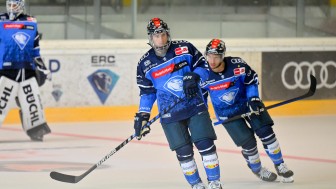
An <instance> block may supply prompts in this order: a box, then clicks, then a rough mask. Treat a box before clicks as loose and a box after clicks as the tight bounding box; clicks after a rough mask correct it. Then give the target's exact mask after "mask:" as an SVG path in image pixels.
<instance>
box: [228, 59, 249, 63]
mask: <svg viewBox="0 0 336 189" xmlns="http://www.w3.org/2000/svg"><path fill="white" fill-rule="evenodd" d="M231 62H232V63H233V64H239V63H243V64H246V62H245V61H244V60H243V59H241V58H232V59H231Z"/></svg>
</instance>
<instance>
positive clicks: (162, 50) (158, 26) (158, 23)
mask: <svg viewBox="0 0 336 189" xmlns="http://www.w3.org/2000/svg"><path fill="white" fill-rule="evenodd" d="M163 32H166V34H167V36H168V39H167V43H166V44H165V45H163V46H156V45H155V44H154V41H153V34H158V33H163ZM147 34H148V40H149V43H148V44H149V45H150V46H151V47H152V48H153V49H154V51H155V54H156V55H157V56H160V57H163V56H165V54H166V53H167V50H168V48H169V46H170V44H171V39H170V31H169V28H168V25H167V23H165V22H164V21H163V20H161V19H160V18H152V19H151V20H150V21H149V22H148V25H147Z"/></svg>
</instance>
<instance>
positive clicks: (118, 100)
mask: <svg viewBox="0 0 336 189" xmlns="http://www.w3.org/2000/svg"><path fill="white" fill-rule="evenodd" d="M188 41H189V42H191V43H193V44H194V45H195V46H196V47H197V48H198V49H199V50H200V51H201V52H203V51H204V49H205V46H206V44H207V43H208V41H209V39H204V40H195V39H189V40H188ZM225 42H226V46H227V54H226V56H238V57H241V58H243V59H244V60H245V61H246V62H247V63H248V64H250V65H251V67H252V68H253V69H254V70H256V71H257V73H258V74H259V79H260V91H261V92H260V93H261V96H262V97H263V99H264V101H265V103H266V105H270V104H273V103H276V102H279V101H282V100H286V99H289V98H293V97H295V96H298V95H300V94H304V93H305V91H307V89H306V87H305V86H306V85H307V84H308V83H309V81H308V80H306V79H305V78H307V77H309V74H314V75H315V76H316V78H317V81H318V90H317V92H316V95H315V96H314V97H312V98H309V99H307V100H303V101H300V102H295V103H292V104H289V105H286V106H283V107H279V108H276V109H273V110H271V111H270V112H271V114H272V115H275V116H277V115H281V116H296V115H315V114H319V115H321V114H322V115H324V114H333V115H336V38H286V39H280V38H277V39H228V40H225ZM146 43H147V40H104V41H103V40H73V41H71V40H67V41H53V40H48V41H41V54H42V56H43V58H44V60H45V63H46V64H47V67H48V68H49V69H50V70H51V71H52V80H51V81H47V82H46V84H45V85H44V86H42V87H41V98H42V103H43V105H44V106H45V108H46V117H47V120H48V121H49V122H72V121H76V122H78V121H110V120H130V119H132V118H133V115H134V113H135V112H136V111H137V103H138V101H139V96H138V93H139V91H138V88H137V85H136V80H135V79H136V66H137V62H138V61H139V59H140V58H141V56H142V55H143V54H144V53H146V51H147V50H148V49H149V46H148V45H147V44H146ZM289 62H291V63H292V64H293V65H300V66H296V67H295V66H293V68H291V70H290V69H288V70H289V71H287V72H288V73H287V72H286V73H285V74H284V73H283V70H284V67H286V65H287V64H288V63H289ZM303 65H306V66H303ZM287 67H288V66H287ZM300 74H302V75H300ZM280 75H283V76H284V77H282V78H281V77H280ZM302 78H303V79H302ZM298 82H299V83H298ZM285 84H287V85H285ZM296 85H297V86H296ZM301 86H302V87H301ZM295 87H296V88H295ZM154 112H155V114H156V113H157V110H156V109H154ZM211 112H212V114H213V111H212V108H211ZM153 115H154V114H153ZM5 123H6V124H11V123H19V116H18V110H17V109H14V110H12V111H11V112H10V113H9V116H8V117H7V118H6V120H5Z"/></svg>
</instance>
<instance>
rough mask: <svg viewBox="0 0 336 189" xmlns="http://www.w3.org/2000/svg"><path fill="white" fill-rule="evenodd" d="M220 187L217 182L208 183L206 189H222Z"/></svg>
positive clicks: (219, 183) (220, 184)
mask: <svg viewBox="0 0 336 189" xmlns="http://www.w3.org/2000/svg"><path fill="white" fill-rule="evenodd" d="M222 185H223V184H222V183H221V182H220V181H219V180H214V181H210V182H209V187H208V189H222Z"/></svg>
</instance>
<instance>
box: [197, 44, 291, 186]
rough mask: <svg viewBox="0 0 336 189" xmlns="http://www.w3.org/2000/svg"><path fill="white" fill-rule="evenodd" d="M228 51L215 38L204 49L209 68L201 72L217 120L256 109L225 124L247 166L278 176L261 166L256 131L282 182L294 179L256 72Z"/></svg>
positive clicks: (263, 174) (263, 177)
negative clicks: (265, 104) (260, 94)
mask: <svg viewBox="0 0 336 189" xmlns="http://www.w3.org/2000/svg"><path fill="white" fill-rule="evenodd" d="M225 52H226V47H225V43H224V41H222V40H220V39H212V40H211V41H210V42H209V43H208V45H207V46H206V51H205V56H206V59H207V61H208V64H209V66H210V70H207V69H203V72H202V73H201V78H202V81H203V84H202V88H203V89H205V90H207V91H208V92H209V96H210V97H211V101H212V104H213V107H214V109H215V113H216V116H217V119H218V120H220V121H219V122H218V123H217V124H219V123H222V122H223V121H224V120H226V119H228V118H231V117H234V116H236V115H241V114H245V113H248V112H254V114H252V115H251V116H249V117H247V118H246V119H243V118H241V119H238V120H234V121H230V122H228V123H225V124H224V127H225V129H226V130H227V132H228V134H229V135H230V136H231V138H232V140H233V141H234V142H235V144H236V145H237V146H240V147H242V155H243V156H244V158H245V160H246V162H247V166H248V167H249V168H250V169H251V171H252V172H253V173H254V174H255V175H256V176H258V177H259V178H260V179H261V180H263V181H269V182H272V181H275V180H276V179H277V175H276V174H275V173H273V172H271V171H269V170H268V169H266V168H265V167H262V166H261V161H260V156H259V153H258V148H257V141H256V137H255V134H256V135H257V136H258V138H259V139H260V140H261V142H262V144H263V147H264V149H265V151H266V153H267V154H268V156H269V157H270V159H271V160H272V161H273V163H274V166H275V169H276V171H277V173H278V175H279V176H280V177H281V181H282V182H289V183H290V182H294V179H293V175H294V173H293V172H292V171H291V170H289V169H288V168H287V166H286V164H284V160H283V156H282V153H281V149H280V145H279V142H278V140H277V138H276V136H275V133H274V131H273V129H272V126H273V125H274V123H273V120H272V118H271V117H270V115H269V114H268V112H267V110H266V108H265V106H264V103H263V102H262V101H261V99H260V97H259V91H258V84H259V82H258V75H257V73H256V72H255V71H254V70H253V69H252V68H251V67H250V66H249V65H248V64H247V63H246V62H245V61H244V60H243V59H241V58H240V57H230V56H227V57H225ZM215 124H216V123H215ZM249 125H250V126H249Z"/></svg>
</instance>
